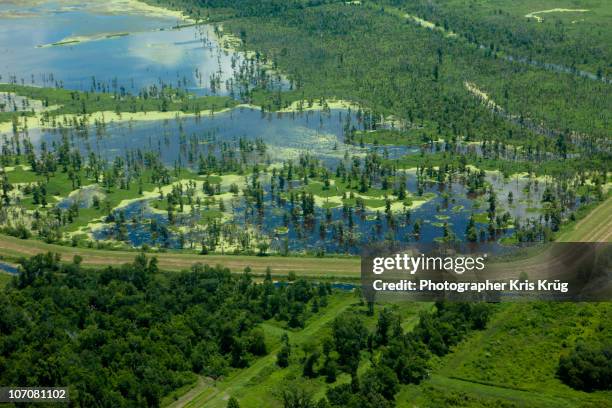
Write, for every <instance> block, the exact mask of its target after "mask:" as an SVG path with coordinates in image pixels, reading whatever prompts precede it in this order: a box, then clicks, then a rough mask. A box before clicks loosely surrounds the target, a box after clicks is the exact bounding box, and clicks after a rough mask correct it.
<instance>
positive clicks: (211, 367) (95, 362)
mask: <svg viewBox="0 0 612 408" xmlns="http://www.w3.org/2000/svg"><path fill="white" fill-rule="evenodd" d="M80 262H81V259H78V258H76V259H74V261H73V262H72V263H69V264H61V263H60V259H59V257H57V256H56V255H54V254H51V253H49V254H46V255H38V256H36V257H33V258H31V259H28V260H23V261H22V263H21V266H22V272H21V273H20V274H19V276H18V277H15V278H14V279H13V280H12V282H10V283H9V284H8V286H7V287H6V289H5V290H3V291H2V293H0V311H1V312H0V315H1V316H2V317H0V355H1V356H2V357H1V358H0V382H1V383H2V384H14V385H22V386H23V385H30V386H34V385H38V386H54V385H55V386H60V385H66V384H68V385H70V389H71V399H72V401H73V402H72V403H73V404H74V406H80V407H95V406H97V407H122V406H131V407H142V406H151V407H154V406H159V404H160V400H161V398H162V397H163V396H165V395H166V394H168V393H169V392H170V391H172V390H174V389H176V388H179V387H181V386H182V385H184V384H187V383H191V382H193V377H194V375H195V374H200V375H204V376H209V377H213V378H216V377H221V376H224V375H226V374H227V373H228V371H230V370H233V369H239V368H243V367H246V366H248V365H249V364H250V362H251V361H252V360H253V359H255V358H257V356H262V355H265V354H266V353H267V348H266V347H267V343H268V342H269V341H270V339H266V338H265V336H264V334H263V332H262V331H261V330H260V329H258V324H259V323H260V322H262V321H264V320H268V319H275V320H277V321H279V322H285V325H286V327H288V328H299V327H302V326H303V325H304V321H305V320H306V319H307V318H308V316H309V315H310V314H312V313H316V312H317V311H318V310H319V308H324V307H325V305H326V303H327V297H328V296H329V295H330V294H331V287H330V286H329V285H326V284H321V285H318V284H313V283H310V282H307V281H304V280H297V281H295V282H293V284H292V285H288V286H280V287H276V286H274V285H273V284H272V280H271V278H270V277H269V276H268V277H267V278H266V279H265V280H264V282H263V283H262V284H255V282H254V281H253V278H252V277H251V275H250V273H249V271H248V270H246V271H245V272H244V273H243V274H242V275H240V276H233V275H231V274H230V272H229V270H228V269H226V268H223V267H214V268H212V267H208V266H202V265H195V266H194V267H193V268H192V270H191V271H187V272H184V273H180V274H172V275H168V274H163V273H160V272H159V271H158V269H157V263H156V259H155V258H150V259H147V258H146V257H145V256H144V255H140V256H138V257H137V258H136V259H135V261H134V263H133V264H131V265H125V266H123V267H121V268H110V267H109V268H106V269H103V270H99V271H91V270H84V269H82V268H81V267H80ZM315 304H316V307H311V305H315Z"/></svg>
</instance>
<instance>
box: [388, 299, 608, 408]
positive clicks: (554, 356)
mask: <svg viewBox="0 0 612 408" xmlns="http://www.w3.org/2000/svg"><path fill="white" fill-rule="evenodd" d="M497 307H498V311H497V312H496V313H495V314H494V316H493V318H492V319H491V321H490V322H489V325H488V327H487V329H486V330H484V331H481V332H474V333H473V334H472V335H471V336H470V337H469V338H468V339H467V340H466V341H464V342H462V343H460V344H459V345H458V346H457V347H456V348H455V349H454V351H453V352H452V353H450V354H448V355H447V356H445V357H444V358H442V359H440V360H438V362H437V364H436V368H435V369H434V372H433V374H432V376H431V378H429V379H428V380H427V381H425V382H424V383H423V384H421V385H419V386H408V387H404V388H403V389H402V391H401V392H400V394H399V396H398V401H399V404H398V406H399V407H415V406H442V405H460V406H474V407H485V406H487V407H488V406H491V407H494V406H529V407H606V406H611V404H612V403H611V401H612V399H611V398H612V393H610V392H594V393H585V392H581V391H576V390H574V389H572V388H570V387H568V386H567V385H565V384H563V383H562V382H561V381H560V380H559V379H558V378H556V376H555V374H556V368H557V363H558V361H559V356H560V355H561V354H563V353H566V352H569V350H571V349H572V347H573V346H574V344H575V342H576V341H577V340H578V339H588V340H589V341H603V340H605V339H606V336H607V341H608V342H609V341H610V340H609V336H610V322H611V321H612V320H611V319H610V313H612V307H611V305H610V304H609V303H582V304H575V303H556V302H555V303H552V302H546V303H545V302H540V303H526V304H517V303H514V304H510V303H508V304H500V305H498V306H497Z"/></svg>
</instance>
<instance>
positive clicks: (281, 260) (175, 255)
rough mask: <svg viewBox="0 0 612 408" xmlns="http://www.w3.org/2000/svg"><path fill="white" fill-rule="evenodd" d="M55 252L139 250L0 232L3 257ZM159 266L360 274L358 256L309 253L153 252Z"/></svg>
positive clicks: (107, 255)
mask: <svg viewBox="0 0 612 408" xmlns="http://www.w3.org/2000/svg"><path fill="white" fill-rule="evenodd" d="M45 252H56V253H59V254H61V256H62V259H63V260H64V261H66V262H70V261H72V259H73V257H74V256H75V255H79V256H81V257H82V258H83V265H84V266H91V267H93V266H105V265H121V264H124V263H129V262H132V261H133V260H134V257H135V256H136V255H137V254H138V251H137V250H134V251H108V250H96V249H88V248H74V247H65V246H59V245H52V244H46V243H44V242H41V241H34V240H27V241H26V240H20V239H18V238H14V237H9V236H5V235H0V255H2V258H4V259H9V260H16V259H18V258H20V257H23V256H32V255H35V254H39V253H45ZM154 255H155V256H156V257H157V258H158V260H159V267H160V268H161V269H163V270H168V271H178V270H182V269H188V268H189V267H191V265H193V264H195V263H198V262H199V263H203V264H209V265H217V264H220V265H223V266H226V267H227V268H229V269H230V270H231V271H232V272H242V270H243V269H244V268H245V267H247V266H249V267H251V269H252V271H253V273H255V274H263V273H265V270H266V268H267V267H270V268H271V269H272V274H273V275H286V274H287V273H289V272H291V271H293V272H295V273H296V274H298V275H299V276H309V277H317V278H320V279H321V278H326V277H329V278H332V277H333V278H352V279H357V278H359V273H360V269H359V268H360V261H359V258H357V257H345V258H340V257H339V258H331V257H326V258H311V257H280V256H270V257H258V256H246V255H236V256H234V255H196V254H194V253H181V252H171V253H163V252H160V253H155V254H154Z"/></svg>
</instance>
